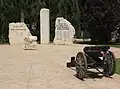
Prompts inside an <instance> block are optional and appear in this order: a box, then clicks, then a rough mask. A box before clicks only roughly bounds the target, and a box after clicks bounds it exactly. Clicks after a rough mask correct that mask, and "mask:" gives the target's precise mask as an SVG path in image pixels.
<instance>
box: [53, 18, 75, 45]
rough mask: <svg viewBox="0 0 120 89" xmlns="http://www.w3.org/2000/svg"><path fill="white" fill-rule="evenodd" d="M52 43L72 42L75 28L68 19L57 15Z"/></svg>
mask: <svg viewBox="0 0 120 89" xmlns="http://www.w3.org/2000/svg"><path fill="white" fill-rule="evenodd" d="M55 27H56V28H55V38H54V44H73V38H74V35H75V29H74V27H73V26H72V25H71V23H70V22H69V21H67V20H66V19H64V18H63V17H58V18H57V19H56V23H55Z"/></svg>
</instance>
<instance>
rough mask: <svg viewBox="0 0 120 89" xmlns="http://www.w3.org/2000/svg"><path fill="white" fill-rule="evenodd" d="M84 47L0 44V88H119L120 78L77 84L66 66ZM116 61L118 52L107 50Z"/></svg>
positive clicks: (72, 73)
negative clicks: (32, 47) (33, 46)
mask: <svg viewBox="0 0 120 89" xmlns="http://www.w3.org/2000/svg"><path fill="white" fill-rule="evenodd" d="M84 46H85V45H52V44H50V45H40V44H39V45H37V49H36V50H23V48H22V46H20V45H13V46H9V45H0V89H119V88H120V76H119V75H116V74H115V75H114V76H113V78H112V79H111V78H105V77H102V78H87V79H85V81H81V80H79V79H77V78H76V77H75V73H76V72H75V71H74V70H71V69H69V68H67V67H66V63H67V62H68V61H70V58H71V57H72V56H75V55H76V54H77V53H78V52H79V51H82V49H83V47H84ZM111 50H113V51H114V52H115V54H116V57H117V58H119V57H120V55H119V52H120V49H117V48H111Z"/></svg>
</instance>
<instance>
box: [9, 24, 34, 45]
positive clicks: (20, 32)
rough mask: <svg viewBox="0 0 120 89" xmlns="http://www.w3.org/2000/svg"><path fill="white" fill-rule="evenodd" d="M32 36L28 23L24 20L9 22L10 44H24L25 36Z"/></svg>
mask: <svg viewBox="0 0 120 89" xmlns="http://www.w3.org/2000/svg"><path fill="white" fill-rule="evenodd" d="M29 36H32V35H31V33H30V31H29V29H28V28H27V26H26V24H25V23H23V22H18V23H10V24H9V42H10V44H24V38H25V37H29Z"/></svg>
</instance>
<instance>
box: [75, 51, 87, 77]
mask: <svg viewBox="0 0 120 89" xmlns="http://www.w3.org/2000/svg"><path fill="white" fill-rule="evenodd" d="M76 72H77V77H78V78H79V79H83V78H84V77H85V76H86V73H87V59H86V56H85V55H84V54H83V53H82V52H79V53H78V54H77V56H76Z"/></svg>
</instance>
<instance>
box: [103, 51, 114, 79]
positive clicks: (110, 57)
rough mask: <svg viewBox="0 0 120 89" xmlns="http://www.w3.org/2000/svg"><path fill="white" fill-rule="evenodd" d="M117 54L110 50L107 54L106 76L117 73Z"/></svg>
mask: <svg viewBox="0 0 120 89" xmlns="http://www.w3.org/2000/svg"><path fill="white" fill-rule="evenodd" d="M115 59H116V58H115V55H114V53H113V52H111V51H108V54H107V69H106V71H105V73H104V75H105V76H106V77H109V76H112V75H114V73H115V69H116V65H115Z"/></svg>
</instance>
